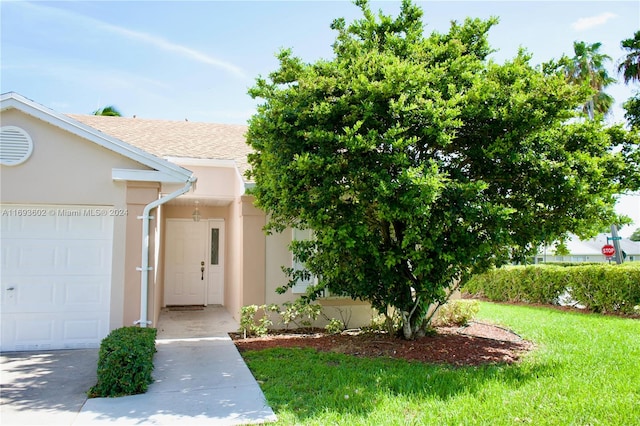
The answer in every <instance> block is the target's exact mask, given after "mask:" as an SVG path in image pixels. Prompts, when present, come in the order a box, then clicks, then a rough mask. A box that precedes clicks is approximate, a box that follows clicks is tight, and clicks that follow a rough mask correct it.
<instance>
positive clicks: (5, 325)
mask: <svg viewBox="0 0 640 426" xmlns="http://www.w3.org/2000/svg"><path fill="white" fill-rule="evenodd" d="M0 210H1V214H2V216H1V219H2V220H1V222H2V224H1V233H0V245H1V247H0V251H1V253H2V254H1V257H2V259H1V264H0V265H1V272H0V274H1V286H0V287H1V289H0V297H1V308H2V313H1V318H2V326H1V328H2V330H1V331H2V335H1V336H0V350H2V351H22V350H43V349H66V348H83V347H98V346H99V345H100V340H101V339H102V338H103V337H105V336H106V335H107V333H108V331H109V297H110V287H111V252H112V247H113V244H112V240H113V217H111V216H109V215H108V207H96V206H91V207H89V206H15V205H8V204H3V205H2V206H1V207H0Z"/></svg>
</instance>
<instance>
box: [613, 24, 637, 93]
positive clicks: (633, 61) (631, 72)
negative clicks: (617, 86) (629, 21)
mask: <svg viewBox="0 0 640 426" xmlns="http://www.w3.org/2000/svg"><path fill="white" fill-rule="evenodd" d="M620 45H621V46H622V48H623V49H624V50H626V51H628V52H629V53H627V56H625V57H624V58H623V59H622V60H621V62H620V63H619V64H618V73H620V74H622V76H623V78H624V82H625V83H626V84H628V83H629V82H630V81H637V82H640V31H636V33H635V34H634V36H633V38H628V39H626V40H622V42H621V43H620Z"/></svg>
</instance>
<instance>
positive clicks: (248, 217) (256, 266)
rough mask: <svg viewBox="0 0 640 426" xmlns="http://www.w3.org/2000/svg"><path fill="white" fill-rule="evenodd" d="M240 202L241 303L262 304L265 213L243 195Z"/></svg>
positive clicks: (249, 198) (263, 294) (263, 299)
mask: <svg viewBox="0 0 640 426" xmlns="http://www.w3.org/2000/svg"><path fill="white" fill-rule="evenodd" d="M241 203H242V212H241V213H242V265H243V267H242V284H243V288H242V305H243V306H245V305H262V304H264V303H265V302H266V299H265V296H266V295H265V270H266V266H265V262H266V257H265V253H266V240H265V235H264V231H263V228H264V225H265V214H264V213H263V212H262V211H261V210H259V209H258V208H257V207H255V206H254V198H253V197H252V196H248V195H244V196H242V198H241Z"/></svg>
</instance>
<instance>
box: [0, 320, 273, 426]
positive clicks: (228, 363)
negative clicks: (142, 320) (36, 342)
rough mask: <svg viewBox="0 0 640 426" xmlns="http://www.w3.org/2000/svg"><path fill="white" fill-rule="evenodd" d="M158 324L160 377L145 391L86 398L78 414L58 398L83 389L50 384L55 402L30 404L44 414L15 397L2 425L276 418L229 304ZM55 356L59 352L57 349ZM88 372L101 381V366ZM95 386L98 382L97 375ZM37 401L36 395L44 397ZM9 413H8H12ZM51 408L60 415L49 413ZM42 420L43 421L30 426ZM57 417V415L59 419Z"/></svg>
mask: <svg viewBox="0 0 640 426" xmlns="http://www.w3.org/2000/svg"><path fill="white" fill-rule="evenodd" d="M157 328H158V339H157V342H156V348H157V350H158V352H157V353H156V355H155V357H154V367H155V369H154V371H153V377H154V379H155V382H154V383H152V384H151V385H150V386H149V389H148V391H147V392H146V393H145V394H142V395H132V396H125V397H120V398H92V399H88V400H87V399H86V396H85V398H84V399H85V400H86V402H84V403H83V405H82V406H81V408H80V410H79V413H77V412H76V413H77V416H76V415H74V413H73V408H72V407H70V406H64V405H60V404H59V402H57V401H59V400H61V399H62V398H61V394H60V392H61V391H63V392H67V391H69V392H70V393H73V395H68V396H69V397H75V398H78V390H77V389H76V388H74V389H73V392H71V389H69V388H67V390H64V389H65V387H64V386H62V387H60V384H58V391H57V392H56V390H55V389H50V391H51V392H50V393H49V398H50V400H49V401H47V400H44V401H40V402H38V403H37V404H35V403H31V405H32V406H33V407H36V406H38V407H39V408H41V409H42V411H41V410H12V408H15V407H14V404H18V403H19V401H20V398H14V401H13V402H9V404H8V405H6V406H5V405H3V406H2V411H1V412H0V421H1V422H2V424H3V425H5V424H6V425H9V424H43V422H44V423H46V424H72V425H106V424H113V425H115V424H118V425H134V424H135V425H177V424H179V425H240V424H256V423H266V422H271V421H275V420H276V416H275V414H274V413H273V410H272V409H271V408H270V407H269V406H268V405H267V403H266V400H265V398H264V395H263V393H262V390H261V389H260V387H259V386H258V384H257V382H256V381H255V379H254V377H253V375H252V374H251V372H250V371H249V369H248V367H247V366H246V364H245V363H244V360H243V359H242V357H241V356H240V354H239V353H238V351H237V349H236V347H235V345H234V344H233V341H232V340H231V339H230V338H229V336H228V335H227V332H228V331H236V330H237V329H238V324H237V323H236V322H235V321H234V320H233V318H231V316H230V315H229V314H228V313H227V312H226V310H225V309H224V308H222V307H207V308H205V309H204V310H200V311H169V310H164V311H163V312H162V314H161V317H160V321H159V323H158V327H157ZM57 352H59V353H62V352H64V353H65V354H70V355H69V356H70V357H71V358H70V360H72V359H73V356H74V353H77V354H78V356H80V355H81V354H82V353H83V351H78V352H76V351H57ZM95 354H97V351H94V352H91V353H90V354H88V353H87V352H86V351H84V356H85V357H86V356H87V355H91V356H95ZM23 356H24V358H25V359H24V360H23V362H25V363H26V365H28V362H29V361H28V360H29V359H30V358H33V357H37V354H29V353H23ZM53 356H54V357H55V356H56V354H55V353H53ZM94 359H97V356H96V357H95V358H94ZM14 361H15V362H18V361H19V360H14ZM4 367H5V366H4V365H3V376H4V370H5V368H4ZM85 369H86V368H83V370H85ZM27 371H29V368H25V369H24V371H23V373H24V372H27ZM69 373H72V374H71V375H69V377H68V381H69V382H74V380H78V377H77V376H76V377H75V378H74V375H75V374H77V373H78V372H75V371H74V372H71V371H69ZM83 374H84V375H87V374H88V375H93V377H94V378H95V364H94V365H93V371H91V372H90V371H85V372H84V373H83ZM83 378H84V377H83ZM85 381H86V380H85ZM92 384H95V379H94V382H93V383H91V385H92ZM3 387H4V378H3ZM45 387H46V386H45ZM86 390H88V387H87V388H86V389H84V388H83V391H84V392H86ZM4 392H5V390H4V389H3V393H4ZM3 396H4V395H3ZM34 398H36V399H37V396H36V397H34ZM54 399H55V401H54ZM67 405H68V404H67ZM56 406H58V407H60V408H61V409H64V413H57V412H56ZM5 408H7V410H5ZM9 408H11V409H9ZM6 413H8V414H9V416H5V414H6ZM47 413H52V414H59V415H57V416H51V417H49V415H48V414H47ZM62 414H64V416H63V415H62ZM35 419H37V421H34V422H33V423H31V421H32V420H35ZM54 419H57V420H55V421H52V420H54ZM14 422H16V423H14Z"/></svg>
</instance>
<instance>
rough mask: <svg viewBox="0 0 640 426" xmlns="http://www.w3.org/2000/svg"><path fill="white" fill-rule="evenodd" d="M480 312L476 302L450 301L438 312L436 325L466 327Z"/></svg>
mask: <svg viewBox="0 0 640 426" xmlns="http://www.w3.org/2000/svg"><path fill="white" fill-rule="evenodd" d="M479 310H480V304H479V303H478V301H477V300H451V301H449V302H448V303H446V304H444V305H442V307H441V308H440V310H439V311H438V317H437V320H436V323H437V324H438V325H446V326H454V325H459V326H462V325H467V324H468V323H469V321H471V320H472V319H473V318H475V316H476V314H477V313H478V311H479Z"/></svg>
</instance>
